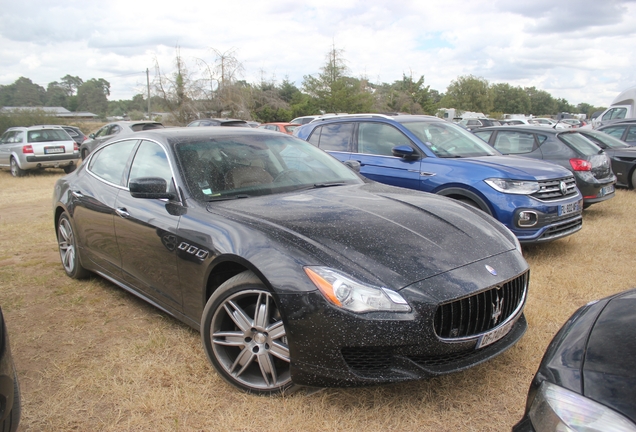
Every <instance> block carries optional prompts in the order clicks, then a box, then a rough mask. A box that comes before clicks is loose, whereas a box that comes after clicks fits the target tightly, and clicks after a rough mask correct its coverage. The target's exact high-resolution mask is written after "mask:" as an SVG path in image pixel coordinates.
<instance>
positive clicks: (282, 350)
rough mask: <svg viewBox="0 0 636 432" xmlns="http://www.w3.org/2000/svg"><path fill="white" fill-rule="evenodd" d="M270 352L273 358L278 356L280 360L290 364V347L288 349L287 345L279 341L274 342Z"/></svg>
mask: <svg viewBox="0 0 636 432" xmlns="http://www.w3.org/2000/svg"><path fill="white" fill-rule="evenodd" d="M269 352H270V353H271V354H272V355H273V356H276V357H278V358H279V359H281V360H285V361H286V362H288V363H289V347H287V345H284V344H282V343H280V342H278V341H274V342H272V344H271V345H270V347H269Z"/></svg>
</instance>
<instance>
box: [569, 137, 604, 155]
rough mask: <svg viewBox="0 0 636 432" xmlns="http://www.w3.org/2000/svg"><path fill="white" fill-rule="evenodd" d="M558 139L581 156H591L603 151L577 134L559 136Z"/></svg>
mask: <svg viewBox="0 0 636 432" xmlns="http://www.w3.org/2000/svg"><path fill="white" fill-rule="evenodd" d="M559 139H560V140H561V141H563V142H564V143H566V144H567V145H568V146H569V147H570V148H571V149H572V150H574V151H576V152H578V153H579V154H581V155H585V156H593V155H596V154H599V153H600V152H602V151H603V150H601V148H600V147H599V146H597V145H596V144H594V143H593V142H592V141H590V140H589V139H587V138H585V137H584V136H583V135H581V134H579V133H564V134H559Z"/></svg>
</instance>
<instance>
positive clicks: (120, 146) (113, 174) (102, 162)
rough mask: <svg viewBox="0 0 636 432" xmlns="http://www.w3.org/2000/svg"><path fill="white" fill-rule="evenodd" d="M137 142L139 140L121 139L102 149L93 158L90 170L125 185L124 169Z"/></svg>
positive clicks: (112, 181) (115, 182) (103, 177)
mask: <svg viewBox="0 0 636 432" xmlns="http://www.w3.org/2000/svg"><path fill="white" fill-rule="evenodd" d="M136 143H137V140H129V141H121V142H118V143H115V144H112V145H109V146H106V147H104V148H102V149H100V150H99V151H98V152H96V153H95V155H94V156H93V157H92V158H91V162H90V165H89V166H88V170H89V171H90V172H92V173H93V174H95V175H96V176H97V177H99V178H102V179H104V180H106V181H108V182H110V183H114V184H116V185H119V186H124V184H123V182H124V180H123V177H124V170H125V169H126V163H127V162H128V158H129V157H130V152H131V151H132V149H133V148H134V147H135V144H136Z"/></svg>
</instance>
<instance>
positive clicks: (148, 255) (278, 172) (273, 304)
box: [53, 128, 529, 394]
mask: <svg viewBox="0 0 636 432" xmlns="http://www.w3.org/2000/svg"><path fill="white" fill-rule="evenodd" d="M53 217H54V224H55V229H56V234H57V240H58V244H59V252H60V257H61V260H62V264H63V268H64V270H65V271H66V273H67V274H68V276H70V277H72V278H82V277H86V276H88V275H89V274H90V273H94V274H97V275H100V276H102V277H103V278H105V279H107V280H109V281H111V282H113V283H114V284H116V285H118V286H120V287H121V288H123V289H125V290H127V291H129V292H131V293H133V294H134V295H136V296H138V297H140V298H142V299H144V300H145V301H147V302H149V303H151V304H153V305H154V306H156V307H157V308H159V309H161V310H163V311H164V312H166V313H168V314H170V315H172V316H174V317H176V318H177V319H179V320H181V321H183V322H185V323H187V324H188V325H190V326H192V327H193V328H195V329H197V330H199V331H200V333H201V336H202V342H203V346H204V349H205V352H206V353H207V356H208V358H209V360H210V362H211V363H212V365H213V366H214V368H215V369H216V370H217V371H218V373H219V374H220V376H221V377H223V378H224V379H225V380H226V381H228V382H229V383H230V384H232V385H234V386H236V387H237V388H239V389H241V390H244V391H247V392H250V393H258V394H275V393H281V392H285V391H291V390H292V389H296V388H299V387H300V386H313V387H327V386H354V385H369V384H380V383H387V382H399V381H405V380H413V379H419V378H426V377H431V376H436V375H440V374H445V373H450V372H454V371H460V370H463V369H466V368H468V367H471V366H473V365H476V364H478V363H481V362H484V361H486V360H488V359H490V358H492V357H494V356H496V355H498V354H500V353H501V352H503V351H505V350H506V349H508V348H510V347H511V346H512V345H513V344H514V343H516V342H517V341H518V340H519V339H520V338H521V336H522V335H523V333H524V332H525V330H526V328H527V324H526V320H525V317H524V315H523V308H524V305H525V301H526V297H527V290H528V281H529V269H528V264H527V263H526V261H525V260H524V258H523V256H522V255H521V251H520V246H519V243H518V241H517V240H516V238H515V236H514V235H513V234H512V233H511V232H510V231H508V229H506V228H505V227H504V226H503V225H502V224H500V223H499V222H497V221H496V220H495V219H493V218H491V217H489V216H487V215H486V214H484V213H483V212H481V211H479V210H475V209H473V208H470V207H468V206H465V205H463V204H459V203H457V202H455V201H453V200H450V199H447V198H444V197H439V196H435V195H430V194H426V193H422V192H418V191H412V190H406V189H401V188H396V187H392V186H386V185H382V184H378V183H375V182H372V181H368V180H364V179H363V178H362V177H360V176H359V175H358V174H357V173H356V172H355V171H354V170H353V169H350V168H349V167H347V166H346V165H345V164H343V163H341V162H339V161H338V160H336V159H335V158H333V157H331V156H329V155H328V154H326V153H324V152H323V151H321V150H319V149H317V148H315V147H314V146H312V145H311V144H309V143H306V142H304V141H302V140H299V139H297V138H294V137H291V136H286V135H284V134H280V133H276V132H271V131H265V130H257V129H252V128H174V129H156V130H149V131H140V132H138V133H136V134H134V135H129V136H126V137H122V138H121V139H119V140H115V141H112V142H109V143H106V144H104V145H103V146H101V147H99V148H98V149H97V150H96V151H94V152H92V153H91V154H90V155H89V156H88V158H87V159H86V160H85V161H84V162H83V163H82V164H81V165H80V166H79V167H78V169H77V170H76V171H74V172H73V173H72V174H71V175H67V176H65V177H62V178H61V179H59V180H58V182H57V183H56V185H55V190H54V197H53Z"/></svg>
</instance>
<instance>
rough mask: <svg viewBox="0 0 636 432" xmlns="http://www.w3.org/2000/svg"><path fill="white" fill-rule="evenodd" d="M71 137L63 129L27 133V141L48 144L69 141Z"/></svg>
mask: <svg viewBox="0 0 636 432" xmlns="http://www.w3.org/2000/svg"><path fill="white" fill-rule="evenodd" d="M70 140H71V137H70V136H69V134H67V133H66V131H65V130H63V129H39V130H34V131H29V132H28V133H27V141H28V142H30V143H32V142H50V141H70Z"/></svg>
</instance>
